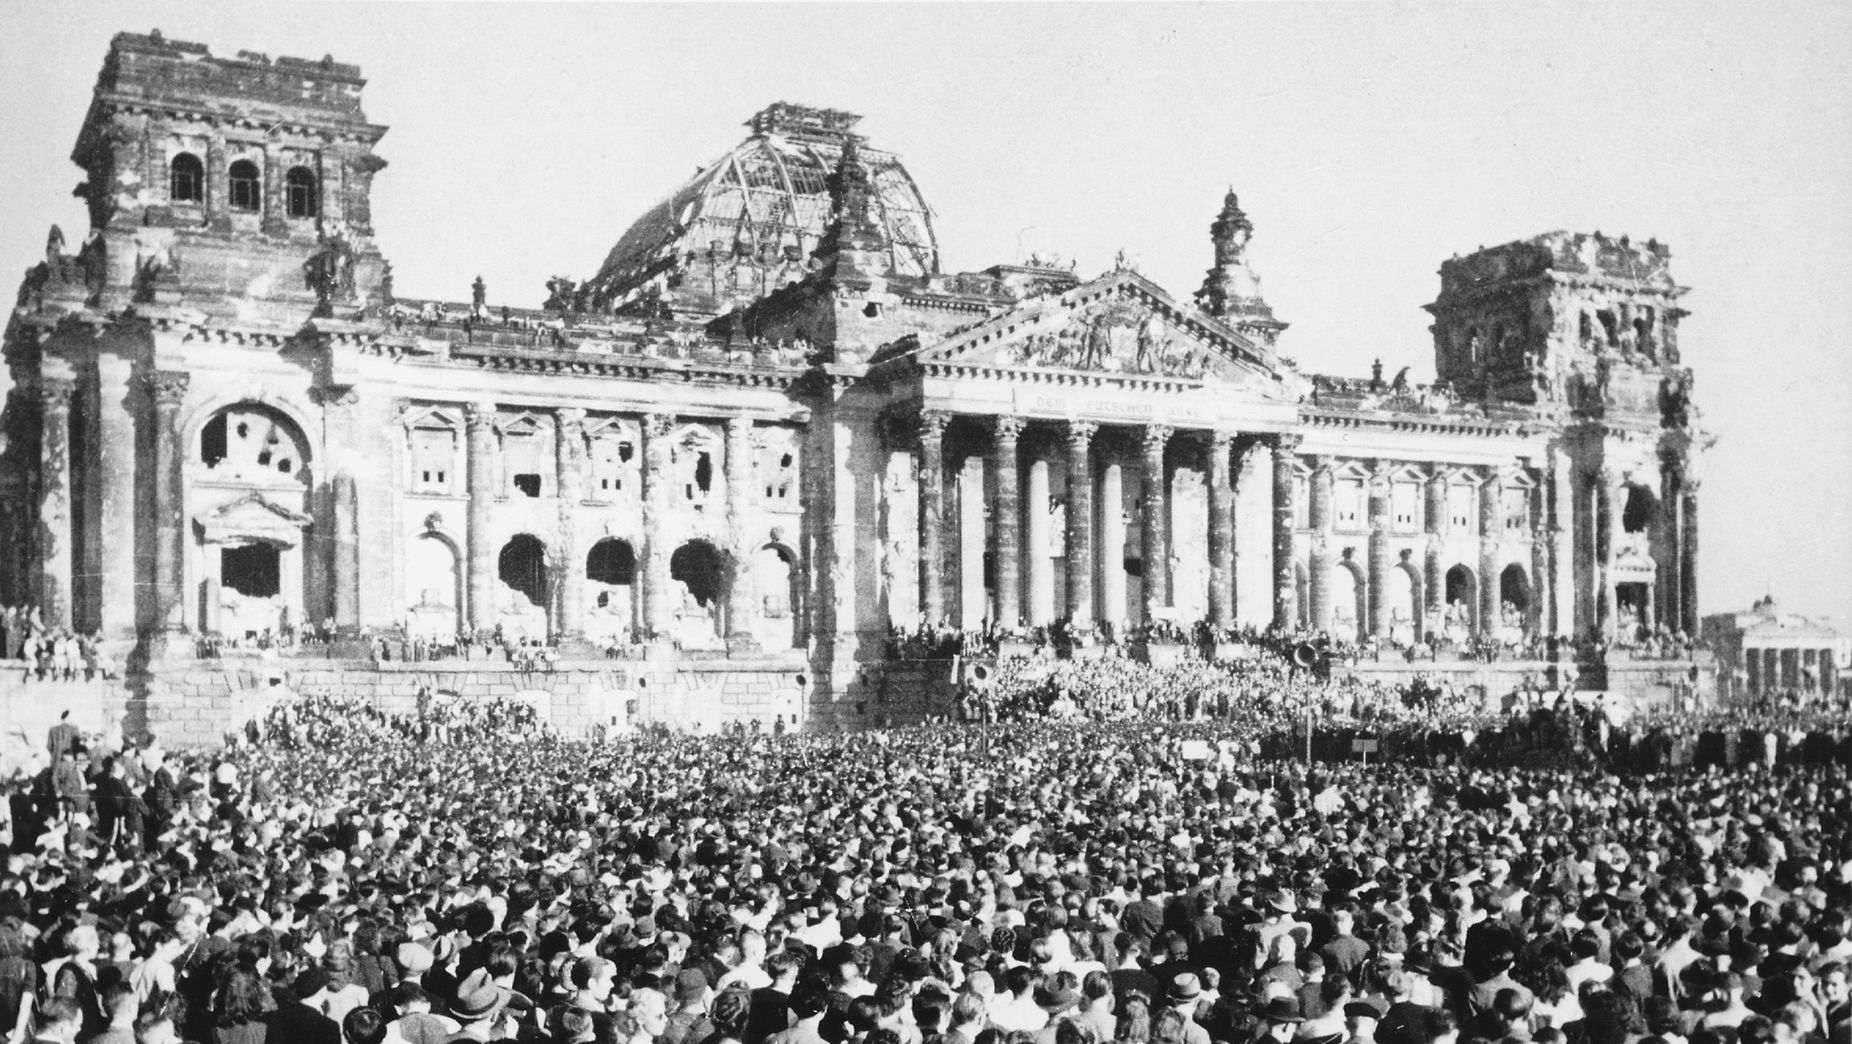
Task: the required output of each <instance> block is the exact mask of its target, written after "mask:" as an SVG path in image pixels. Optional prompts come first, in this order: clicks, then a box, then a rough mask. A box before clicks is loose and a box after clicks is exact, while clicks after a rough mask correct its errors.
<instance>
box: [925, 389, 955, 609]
mask: <svg viewBox="0 0 1852 1044" xmlns="http://www.w3.org/2000/svg"><path fill="white" fill-rule="evenodd" d="M949 419H950V418H949V417H948V416H947V415H946V414H944V413H940V412H937V411H933V410H929V411H927V412H925V413H922V414H920V420H919V452H920V618H921V619H922V620H924V621H925V622H926V623H928V624H938V623H941V622H943V621H944V619H945V425H946V422H947V421H948V420H949Z"/></svg>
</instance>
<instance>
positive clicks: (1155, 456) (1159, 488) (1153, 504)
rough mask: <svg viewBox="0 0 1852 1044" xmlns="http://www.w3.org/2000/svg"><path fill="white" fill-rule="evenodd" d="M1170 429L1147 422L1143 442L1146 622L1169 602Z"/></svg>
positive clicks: (1142, 524)
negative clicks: (1166, 451) (1166, 460)
mask: <svg viewBox="0 0 1852 1044" xmlns="http://www.w3.org/2000/svg"><path fill="white" fill-rule="evenodd" d="M1170 435H1171V429H1170V428H1168V427H1165V426H1164V425H1161V424H1153V425H1147V426H1146V427H1145V429H1144V437H1143V440H1142V442H1141V443H1140V448H1141V450H1142V451H1143V468H1142V474H1141V478H1142V479H1143V481H1144V487H1145V500H1144V512H1143V514H1142V517H1141V518H1140V523H1141V529H1140V544H1141V546H1142V554H1141V557H1142V558H1143V559H1144V578H1143V579H1144V601H1145V614H1144V617H1145V623H1147V624H1149V623H1152V622H1153V621H1155V620H1156V619H1157V618H1158V613H1159V612H1160V611H1161V610H1163V609H1165V608H1166V607H1168V606H1169V605H1170V497H1169V492H1170V476H1169V475H1167V474H1166V473H1165V470H1164V449H1165V447H1166V446H1168V445H1169V443H1170Z"/></svg>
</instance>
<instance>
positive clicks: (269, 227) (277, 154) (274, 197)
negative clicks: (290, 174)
mask: <svg viewBox="0 0 1852 1044" xmlns="http://www.w3.org/2000/svg"><path fill="white" fill-rule="evenodd" d="M262 227H263V230H264V232H265V234H267V235H273V236H279V235H282V234H284V233H285V232H288V231H289V225H288V223H287V222H285V221H284V220H283V150H282V148H281V147H280V146H278V145H276V144H275V143H272V142H266V143H265V144H264V216H263V221H262Z"/></svg>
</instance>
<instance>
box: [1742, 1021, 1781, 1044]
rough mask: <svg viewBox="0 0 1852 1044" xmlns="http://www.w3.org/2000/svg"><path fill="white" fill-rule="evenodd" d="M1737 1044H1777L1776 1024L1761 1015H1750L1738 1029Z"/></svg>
mask: <svg viewBox="0 0 1852 1044" xmlns="http://www.w3.org/2000/svg"><path fill="white" fill-rule="evenodd" d="M1736 1044H1775V1024H1774V1023H1772V1022H1770V1021H1769V1020H1768V1019H1766V1018H1764V1017H1763V1016H1761V1015H1748V1016H1745V1017H1744V1018H1743V1021H1742V1024H1741V1025H1739V1026H1737V1027H1736Z"/></svg>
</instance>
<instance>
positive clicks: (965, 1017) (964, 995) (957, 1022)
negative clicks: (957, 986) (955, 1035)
mask: <svg viewBox="0 0 1852 1044" xmlns="http://www.w3.org/2000/svg"><path fill="white" fill-rule="evenodd" d="M987 1014H989V1008H988V1006H986V1005H985V1003H984V998H982V997H980V996H978V995H977V994H975V993H970V992H961V993H960V994H959V995H958V996H957V997H955V998H953V1000H952V1025H954V1026H969V1025H971V1024H972V1023H975V1022H980V1021H982V1020H983V1019H984V1017H985V1016H986V1015H987Z"/></svg>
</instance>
